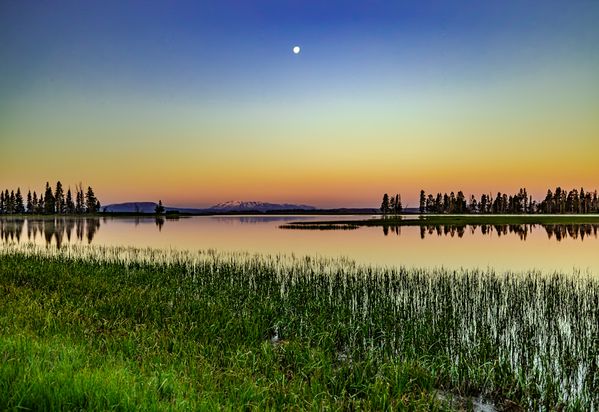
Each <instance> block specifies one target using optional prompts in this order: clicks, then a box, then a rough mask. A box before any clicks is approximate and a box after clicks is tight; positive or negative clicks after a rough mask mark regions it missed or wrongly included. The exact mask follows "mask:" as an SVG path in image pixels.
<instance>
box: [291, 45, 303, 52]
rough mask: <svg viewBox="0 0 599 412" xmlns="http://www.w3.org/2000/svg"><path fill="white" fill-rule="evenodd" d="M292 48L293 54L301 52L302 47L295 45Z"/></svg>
mask: <svg viewBox="0 0 599 412" xmlns="http://www.w3.org/2000/svg"><path fill="white" fill-rule="evenodd" d="M292 50H293V54H299V53H300V51H301V50H302V49H300V46H293V49H292Z"/></svg>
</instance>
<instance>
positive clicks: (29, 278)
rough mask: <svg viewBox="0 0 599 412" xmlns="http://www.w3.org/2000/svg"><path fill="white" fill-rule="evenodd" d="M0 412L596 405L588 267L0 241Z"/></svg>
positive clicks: (595, 319)
mask: <svg viewBox="0 0 599 412" xmlns="http://www.w3.org/2000/svg"><path fill="white" fill-rule="evenodd" d="M0 295H1V296H3V298H2V299H0V409H15V408H32V409H122V410H131V409H144V410H146V409H149V410H162V409H177V410H179V409H183V410H187V409H191V410H213V409H218V408H226V409H229V408H231V409H242V408H243V409H287V408H290V409H297V408H299V409H352V408H353V409H376V410H379V409H383V410H384V409H406V410H422V409H433V410H435V409H437V410H442V409H448V408H452V407H454V406H455V404H454V403H451V402H446V401H445V400H444V399H443V398H442V397H439V396H438V394H437V392H438V391H443V393H451V394H454V395H456V396H460V397H471V396H479V395H483V396H485V397H487V398H489V399H492V400H494V402H495V403H497V404H498V405H504V404H507V403H509V404H510V405H520V406H521V407H523V408H526V409H533V410H534V409H536V410H540V409H555V408H567V409H572V410H588V409H593V408H594V409H596V408H597V407H598V405H599V403H598V402H599V400H598V398H597V396H598V395H597V391H596V388H597V387H598V382H599V372H598V367H597V365H598V363H599V359H598V358H599V350H598V349H599V348H598V346H599V342H598V340H597V336H599V335H598V331H599V309H598V308H599V304H598V303H599V281H598V279H597V278H595V277H593V276H592V275H585V274H577V275H568V276H566V275H559V274H553V275H544V274H541V273H536V272H531V273H524V274H509V273H508V274H495V273H492V272H481V271H447V270H443V269H438V270H419V269H406V268H399V269H393V268H372V267H361V266H357V265H355V264H354V263H352V262H350V261H345V260H326V259H311V258H301V259H300V258H293V257H283V256H257V255H248V254H221V253H216V252H214V251H205V252H199V253H191V252H178V251H164V250H152V249H147V250H139V249H131V248H104V247H68V248H63V249H60V250H57V249H54V248H48V249H40V248H36V247H34V246H28V245H25V246H10V245H4V246H3V247H2V248H0Z"/></svg>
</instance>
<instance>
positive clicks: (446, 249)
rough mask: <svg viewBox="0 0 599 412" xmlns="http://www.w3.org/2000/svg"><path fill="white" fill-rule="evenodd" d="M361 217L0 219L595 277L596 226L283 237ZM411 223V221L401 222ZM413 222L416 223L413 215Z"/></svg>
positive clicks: (14, 228)
mask: <svg viewBox="0 0 599 412" xmlns="http://www.w3.org/2000/svg"><path fill="white" fill-rule="evenodd" d="M364 218H365V217H364V216H263V215H262V216H260V215H258V216H251V215H247V216H194V217H181V218H178V219H158V220H157V219H155V218H153V217H143V218H141V217H140V218H133V217H126V218H124V217H100V218H97V217H94V218H83V217H81V218H31V219H29V218H10V217H4V218H1V219H0V236H1V237H2V242H3V243H4V242H20V243H25V242H34V243H36V244H42V245H43V244H47V245H48V244H49V245H56V246H59V247H60V246H62V245H65V244H68V243H72V244H96V245H110V246H135V247H153V248H176V249H187V250H197V249H217V250H222V251H249V252H256V253H263V254H278V253H284V254H295V255H296V256H301V255H318V256H326V257H341V256H343V257H348V258H350V259H352V260H355V261H356V262H358V263H361V264H375V265H381V266H399V265H404V266H409V267H411V266H418V267H438V266H443V267H446V268H460V267H463V268H475V267H478V268H488V267H490V268H493V269H495V270H497V271H506V270H513V271H521V270H528V269H539V270H542V271H545V272H554V271H560V272H567V273H571V272H573V271H574V270H580V271H584V272H586V271H590V272H591V273H594V274H595V273H599V236H598V235H599V225H593V224H586V225H553V226H547V227H544V226H543V225H524V224H523V225H497V226H493V225H476V226H466V227H462V228H460V227H455V226H437V227H430V228H421V227H415V226H404V227H396V228H383V227H360V228H358V229H354V230H287V229H280V228H279V226H280V225H283V224H286V223H290V222H297V221H318V220H327V221H329V220H352V219H356V220H361V219H364ZM406 218H410V217H406ZM412 218H413V216H412Z"/></svg>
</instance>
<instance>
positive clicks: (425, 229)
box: [383, 223, 599, 242]
mask: <svg viewBox="0 0 599 412" xmlns="http://www.w3.org/2000/svg"><path fill="white" fill-rule="evenodd" d="M537 227H539V228H543V229H545V232H546V233H547V237H548V238H549V239H553V238H554V239H555V240H557V241H558V242H559V241H561V240H562V239H566V238H572V239H580V240H584V239H585V237H594V238H595V239H596V238H597V234H598V232H599V224H591V223H587V224H569V225H561V224H554V225H541V224H538V225H535V224H518V225H424V226H420V238H421V239H424V238H426V237H427V236H449V237H456V236H457V237H458V238H462V237H463V236H464V234H465V233H466V232H469V233H470V234H475V233H476V232H477V231H478V230H479V229H480V233H481V234H482V235H489V236H491V235H496V236H497V237H501V236H508V235H516V236H518V237H519V238H520V240H526V238H527V237H528V234H529V233H531V232H532V231H533V230H534V229H535V228H537ZM389 232H391V233H395V234H396V235H401V230H400V227H399V226H392V225H386V226H383V234H384V235H385V236H388V235H389Z"/></svg>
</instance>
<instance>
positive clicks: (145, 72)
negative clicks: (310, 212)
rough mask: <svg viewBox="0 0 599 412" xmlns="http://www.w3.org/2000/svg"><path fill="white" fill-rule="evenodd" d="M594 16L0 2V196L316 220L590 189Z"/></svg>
mask: <svg viewBox="0 0 599 412" xmlns="http://www.w3.org/2000/svg"><path fill="white" fill-rule="evenodd" d="M598 21H599V2H598V1H593V0H589V1H567V2H566V1H551V0H543V1H526V0H524V1H474V0H470V1H459V0H458V1H377V0H364V1H347V0H346V1H326V2H325V1H306V0H301V1H300V0H297V1H284V0H272V1H260V0H259V1H251V2H248V1H226V0H221V1H211V2H204V1H163V2H153V1H127V2H125V1H86V2H81V1H60V0H59V1H53V2H33V1H12V0H2V1H0V187H1V188H9V189H10V188H15V189H16V187H17V186H19V187H20V188H21V190H24V191H27V190H37V191H38V192H39V191H40V190H42V189H43V187H44V185H45V182H46V181H50V182H51V183H53V182H55V181H56V180H60V181H61V182H62V183H63V185H65V186H67V187H68V186H71V187H74V186H75V184H77V183H78V182H83V184H84V185H91V186H92V187H94V189H95V191H96V194H97V195H98V197H99V198H100V200H101V201H102V203H103V204H109V203H117V202H126V201H157V200H158V199H162V201H163V203H165V204H167V205H176V206H208V205H211V204H214V203H218V202H223V201H228V200H257V201H269V202H289V203H303V204H311V205H315V206H319V207H341V206H346V207H376V206H378V205H379V204H380V198H381V196H382V193H384V192H389V193H401V195H402V198H403V200H404V206H406V205H407V206H410V207H414V206H417V204H418V195H419V191H420V189H424V190H426V191H427V192H433V193H437V192H449V191H452V190H454V191H456V192H457V191H458V190H463V191H464V192H465V193H474V194H480V193H483V192H484V193H488V192H492V193H496V192H497V191H506V192H510V193H513V192H517V191H518V189H519V188H520V187H527V188H528V191H529V193H532V194H533V195H534V196H535V197H538V198H541V197H544V194H545V192H546V190H547V188H549V187H552V188H553V187H555V186H558V185H559V186H562V187H564V188H568V189H571V188H574V187H576V188H579V187H581V186H583V187H584V188H585V189H595V188H597V189H599V24H597V22H598ZM295 45H298V46H300V47H301V52H300V53H299V54H298V55H295V54H294V53H293V52H292V48H293V46H295Z"/></svg>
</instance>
